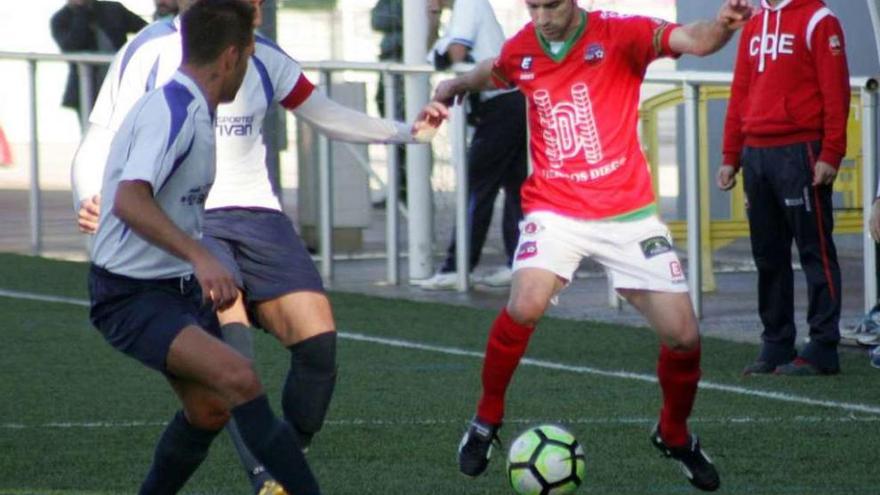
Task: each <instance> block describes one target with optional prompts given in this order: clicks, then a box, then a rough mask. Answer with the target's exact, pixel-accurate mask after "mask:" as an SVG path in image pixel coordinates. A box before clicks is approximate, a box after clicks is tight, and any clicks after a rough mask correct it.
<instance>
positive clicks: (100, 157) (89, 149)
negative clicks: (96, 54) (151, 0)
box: [71, 20, 181, 209]
mask: <svg viewBox="0 0 880 495" xmlns="http://www.w3.org/2000/svg"><path fill="white" fill-rule="evenodd" d="M177 26H178V24H177V21H168V20H166V21H159V22H154V23H153V24H150V25H149V26H147V27H145V28H144V29H142V30H141V31H140V32H139V33H138V34H137V35H136V36H135V37H134V38H132V39H131V40H129V42H128V43H126V44H125V45H124V46H123V47H122V49H120V50H119V52H117V53H116V57H115V58H114V59H113V63H112V64H110V67H109V69H108V72H107V75H106V77H105V78H104V82H103V84H102V85H101V90H100V92H99V93H98V97H97V98H96V100H95V106H94V107H93V108H92V112H91V114H90V115H89V122H90V125H89V128H88V129H87V130H86V133H85V136H83V140H82V141H81V142H80V146H79V149H77V152H76V154H75V155H74V159H73V164H72V166H71V189H72V190H73V195H74V198H73V199H74V209H77V208H78V207H79V204H80V203H81V202H82V200H84V199H86V198H90V197H92V196H94V195H96V194H98V193H99V192H100V189H101V177H102V176H103V175H104V167H105V165H106V161H107V155H108V153H109V151H110V142H111V141H112V139H113V136H114V135H115V133H116V131H117V130H118V129H119V126H120V125H121V124H122V121H123V120H124V119H125V116H126V115H127V114H128V112H129V110H131V108H132V106H134V104H135V102H137V101H138V99H139V98H140V97H141V96H143V95H144V93H146V92H148V91H150V90H152V89H154V88H155V87H157V86H160V85H162V84H164V83H165V82H166V81H168V80H169V79H170V78H171V76H172V75H173V74H174V71H175V70H176V68H177V67H178V66H179V65H180V58H181V55H180V52H181V48H180V35H179V31H178V28H177ZM160 55H161V57H160Z"/></svg>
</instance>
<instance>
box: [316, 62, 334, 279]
mask: <svg viewBox="0 0 880 495" xmlns="http://www.w3.org/2000/svg"><path fill="white" fill-rule="evenodd" d="M331 83H332V78H331V77H330V72H329V71H327V70H322V71H321V78H320V85H321V86H322V87H323V88H324V91H326V94H327V97H328V98H330V96H331V88H330V85H331ZM331 154H332V150H331V149H330V139H328V138H327V136H325V135H324V134H323V133H321V134H319V136H318V218H319V219H320V222H319V223H320V236H319V237H320V243H321V246H320V252H321V276H322V277H324V282H325V283H328V284H329V283H330V282H331V281H332V280H333V167H332V164H331V160H332V157H331Z"/></svg>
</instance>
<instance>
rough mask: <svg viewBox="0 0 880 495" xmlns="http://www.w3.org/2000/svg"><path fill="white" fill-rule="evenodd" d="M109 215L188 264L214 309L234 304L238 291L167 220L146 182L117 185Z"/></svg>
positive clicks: (213, 261)
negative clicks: (114, 216) (190, 265)
mask: <svg viewBox="0 0 880 495" xmlns="http://www.w3.org/2000/svg"><path fill="white" fill-rule="evenodd" d="M113 214H114V215H116V217H117V218H119V219H120V220H122V221H123V222H125V224H126V225H128V226H129V227H131V229H132V230H133V231H134V232H135V233H137V234H138V235H139V236H141V237H143V238H144V239H145V240H147V241H148V242H150V243H151V244H154V245H156V246H158V247H160V248H162V249H164V250H165V251H167V252H169V253H171V254H173V255H174V256H177V257H178V258H181V259H184V260H187V261H189V262H190V263H192V265H193V269H194V271H195V275H196V279H197V280H198V281H199V284H200V285H201V286H202V292H203V294H204V295H205V297H206V298H209V299H210V300H211V301H212V302H213V304H214V308H215V309H217V308H225V307H227V306H229V305H230V304H232V303H233V302H234V301H235V298H236V296H237V295H238V289H237V288H236V286H235V280H234V279H233V278H232V275H230V274H229V272H228V271H227V270H226V268H224V267H223V265H221V264H220V262H219V261H217V260H216V259H215V258H214V257H213V256H212V255H211V254H210V253H209V252H208V250H207V249H205V248H204V247H203V246H202V245H201V244H200V243H199V242H198V241H197V240H195V239H193V238H191V237H190V236H189V235H187V234H186V232H184V231H182V230H180V228H178V227H177V225H175V224H174V222H172V221H171V219H170V218H168V216H167V215H166V214H165V212H163V211H162V209H161V208H159V205H158V204H157V203H156V201H155V199H153V188H152V186H150V184H149V183H148V182H145V181H140V180H127V181H121V182H120V183H119V188H118V189H117V191H116V197H115V198H114V202H113Z"/></svg>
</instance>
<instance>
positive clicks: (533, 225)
mask: <svg viewBox="0 0 880 495" xmlns="http://www.w3.org/2000/svg"><path fill="white" fill-rule="evenodd" d="M540 230H541V225H539V224H538V222H528V223H526V224H525V225H523V228H522V233H523V234H527V235H532V234H537V233H538V231H540Z"/></svg>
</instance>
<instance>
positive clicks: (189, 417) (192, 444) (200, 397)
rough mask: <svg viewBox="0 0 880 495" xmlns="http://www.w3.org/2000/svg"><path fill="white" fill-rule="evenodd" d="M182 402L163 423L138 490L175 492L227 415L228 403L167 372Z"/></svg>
mask: <svg viewBox="0 0 880 495" xmlns="http://www.w3.org/2000/svg"><path fill="white" fill-rule="evenodd" d="M167 378H168V382H169V383H170V384H171V387H172V388H173V389H174V391H175V393H177V396H178V397H179V398H180V400H181V402H182V403H183V409H182V410H180V411H177V413H175V414H174V417H173V418H172V419H171V421H170V422H169V423H168V426H166V427H165V430H164V431H163V432H162V436H161V437H160V438H159V442H158V444H156V449H155V451H154V452H153V463H152V465H151V466H150V470H149V472H148V473H147V477H146V479H145V480H144V482H143V484H142V485H141V488H140V490H139V493H140V494H141V495H149V494H168V493H177V492H179V491H180V490H181V488H183V485H184V484H185V483H186V481H187V480H188V479H189V478H190V476H192V474H193V473H194V472H195V471H196V469H197V468H198V467H199V466H200V465H201V464H202V461H204V460H205V458H206V457H207V456H208V449H209V447H210V446H211V442H212V441H213V440H214V438H215V437H216V436H217V434H218V433H219V432H220V430H222V429H223V426H224V425H225V424H226V422H227V421H228V419H229V406H228V404H227V402H226V400H224V399H223V398H222V397H220V396H219V395H217V393H216V392H213V391H211V390H209V389H207V388H205V387H202V386H200V385H197V384H195V383H193V382H188V381H184V380H180V379H177V378H174V377H172V376H170V375H169V376H167Z"/></svg>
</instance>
